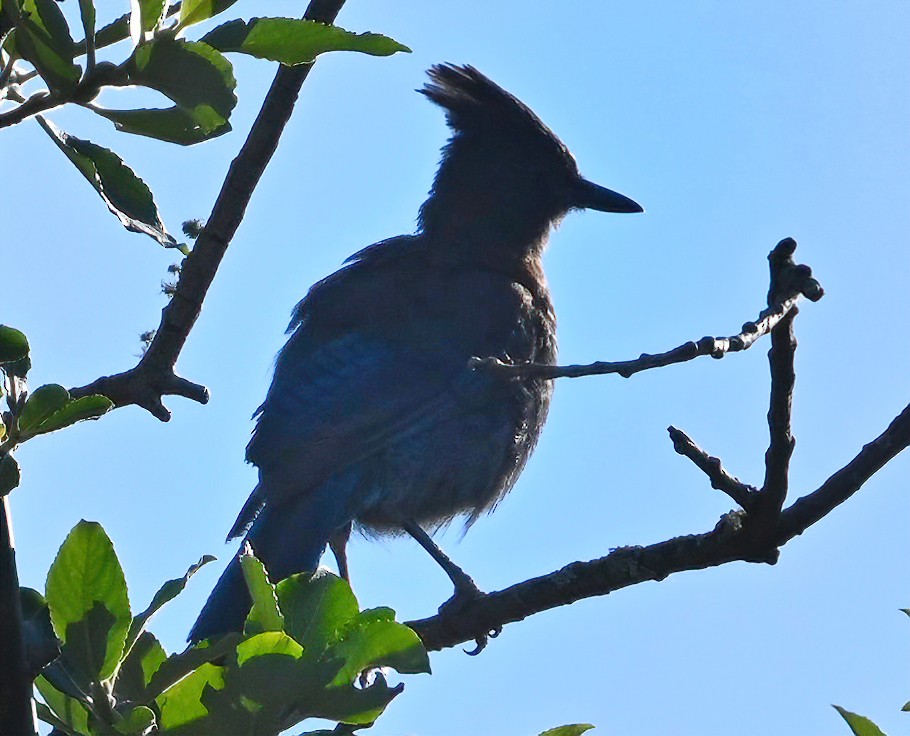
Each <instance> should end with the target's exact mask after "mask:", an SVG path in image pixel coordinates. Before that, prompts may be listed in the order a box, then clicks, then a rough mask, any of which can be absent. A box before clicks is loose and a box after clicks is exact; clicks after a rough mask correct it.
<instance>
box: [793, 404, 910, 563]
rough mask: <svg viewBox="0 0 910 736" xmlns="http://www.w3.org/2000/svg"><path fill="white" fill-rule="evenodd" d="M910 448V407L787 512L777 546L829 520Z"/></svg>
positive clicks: (795, 502) (909, 405)
mask: <svg viewBox="0 0 910 736" xmlns="http://www.w3.org/2000/svg"><path fill="white" fill-rule="evenodd" d="M908 446H910V404H908V405H907V406H906V407H905V408H904V410H903V411H902V412H901V413H900V414H898V416H897V417H895V419H894V421H892V422H891V424H890V425H888V429H886V430H885V431H884V432H882V433H881V434H880V435H879V436H878V437H876V438H875V439H874V440H872V442H870V443H869V444H868V445H866V446H865V447H863V449H862V450H860V452H859V454H857V456H856V457H854V458H853V459H852V460H851V461H850V462H849V463H847V464H846V465H845V466H844V467H843V468H841V469H840V470H838V471H837V472H836V473H835V474H834V475H832V476H831V477H830V478H828V480H826V481H825V482H824V483H823V484H822V485H821V486H820V487H819V489H818V490H817V491H814V492H813V493H810V494H808V495H806V496H803V497H802V498H799V499H797V500H796V501H794V502H793V504H791V506H790V507H789V508H788V509H786V510H785V511H784V512H783V514H782V515H781V518H780V522H779V523H778V525H777V544H778V545H784V544H786V543H787V542H789V541H790V540H791V539H793V537H795V536H797V535H798V534H802V533H803V532H804V531H806V529H808V528H809V527H810V526H812V525H813V524H815V523H816V522H817V521H818V520H819V519H822V518H823V517H825V516H826V515H827V514H828V513H830V512H831V510H832V509H834V508H836V507H837V506H839V505H840V504H842V503H843V502H844V501H846V500H847V499H848V498H850V496H852V495H853V494H854V493H856V492H857V491H858V490H859V489H860V488H862V486H863V484H864V483H865V482H866V481H867V480H869V478H871V477H872V476H873V475H875V474H876V473H877V472H878V471H879V470H881V469H882V468H883V467H884V466H885V464H886V463H888V462H889V461H890V460H891V459H893V458H894V457H895V456H897V455H898V454H899V453H900V452H901V451H903V450H905V449H906V448H907V447H908Z"/></svg>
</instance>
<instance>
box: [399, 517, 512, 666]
mask: <svg viewBox="0 0 910 736" xmlns="http://www.w3.org/2000/svg"><path fill="white" fill-rule="evenodd" d="M404 530H405V531H406V532H407V533H408V534H410V535H411V536H412V537H414V539H416V540H417V543H418V544H419V545H420V546H421V547H423V548H424V549H425V550H426V551H427V552H429V553H430V557H432V558H433V559H434V560H436V562H437V563H438V564H439V566H440V567H441V568H442V569H443V570H445V572H446V575H448V576H449V580H451V581H452V584H453V585H454V586H455V594H454V595H453V596H452V597H451V598H450V599H449V600H448V601H446V602H445V603H443V604H442V606H440V607H439V610H440V612H442V611H443V609H448V608H457V607H458V606H459V605H461V604H464V603H465V602H467V601H470V600H472V599H474V598H479V597H481V596H482V595H483V592H482V591H481V590H480V588H478V587H477V584H476V583H475V582H474V581H473V580H472V579H471V576H470V575H468V574H467V573H466V572H465V571H464V570H462V569H461V568H460V567H459V566H458V565H456V564H455V563H454V562H452V560H451V558H450V557H449V556H448V555H447V554H446V553H445V552H443V551H442V550H441V549H440V548H439V545H437V544H436V542H434V541H433V540H432V539H431V538H430V535H429V534H427V533H426V532H425V531H424V530H423V528H422V527H421V526H420V525H419V524H417V523H416V522H413V521H409V522H407V523H405V524H404ZM500 632H501V629H499V628H497V629H495V630H493V631H489V632H487V633H485V634H481V635H480V636H478V637H477V638H476V639H475V640H474V641H475V643H476V646H475V647H474V649H472V650H470V651H468V650H467V649H465V650H464V651H465V653H466V654H469V655H471V656H476V655H478V654H480V653H481V652H482V651H483V650H484V649H485V648H486V646H487V642H488V641H489V639H490V638H496V637H497V636H499V634H500Z"/></svg>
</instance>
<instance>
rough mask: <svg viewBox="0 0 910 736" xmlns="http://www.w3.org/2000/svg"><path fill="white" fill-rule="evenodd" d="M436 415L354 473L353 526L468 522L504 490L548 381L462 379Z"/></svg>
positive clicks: (541, 411) (530, 445) (531, 441)
mask: <svg viewBox="0 0 910 736" xmlns="http://www.w3.org/2000/svg"><path fill="white" fill-rule="evenodd" d="M460 384H461V385H459V386H458V388H457V389H456V390H454V391H453V392H452V393H451V400H447V401H446V402H445V403H444V405H443V406H442V407H440V409H439V411H437V412H434V413H433V414H432V415H429V416H427V417H425V418H424V419H423V420H422V421H421V422H419V423H418V424H417V425H416V426H414V427H412V428H411V430H410V431H409V432H408V433H407V435H406V436H404V437H402V438H401V440H400V441H398V442H395V443H394V444H392V445H391V446H389V447H387V448H385V449H384V450H383V451H382V452H381V454H380V455H379V456H377V457H373V458H370V459H368V460H367V461H366V462H364V463H362V467H361V468H360V470H361V472H360V473H359V474H358V475H359V476H360V484H359V486H360V488H359V492H358V494H357V495H358V496H359V499H358V502H357V503H356V504H355V505H356V506H357V507H359V509H360V511H359V513H358V514H357V521H358V522H359V523H360V524H361V526H363V527H366V528H367V529H369V530H371V531H374V532H380V533H381V532H386V531H397V530H400V529H401V526H402V523H403V522H405V521H408V520H413V521H416V522H418V523H419V524H421V525H426V526H428V527H434V526H439V525H442V524H445V523H446V522H448V521H450V520H451V519H453V518H454V517H456V516H462V515H464V516H466V517H467V520H468V523H471V522H473V521H474V520H475V519H476V518H477V517H478V516H480V515H481V514H482V513H483V512H485V511H489V510H491V509H492V508H493V507H494V506H495V505H496V503H497V502H498V501H499V500H501V499H502V497H503V496H504V495H505V494H506V493H507V492H508V491H509V490H510V489H511V487H512V485H513V484H514V483H515V480H516V479H517V478H518V475H519V473H520V472H521V470H522V468H523V467H524V465H525V462H526V461H527V459H528V457H529V456H530V454H531V451H532V450H533V449H534V445H535V444H536V442H537V437H538V435H539V433H540V429H541V427H542V425H543V422H544V420H545V419H546V414H547V409H548V407H549V402H550V394H551V391H552V389H551V386H550V385H549V382H545V381H539V382H526V383H524V384H521V383H517V382H510V381H505V380H503V379H501V378H498V377H492V376H483V375H479V374H476V373H475V374H473V375H470V376H466V377H465V380H463V381H461V382H460Z"/></svg>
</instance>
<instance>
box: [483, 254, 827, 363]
mask: <svg viewBox="0 0 910 736" xmlns="http://www.w3.org/2000/svg"><path fill="white" fill-rule="evenodd" d="M784 243H792V244H793V247H794V248H795V247H796V242H795V241H793V240H792V239H791V238H786V239H785V240H782V241H781V243H779V244H778V246H777V247H778V248H780V247H781V245H782V244H784ZM791 253H792V251H791ZM796 268H799V269H800V274H801V275H802V277H803V278H802V280H801V281H792V282H788V283H787V287H788V288H786V289H781V290H779V291H778V293H777V295H776V299H775V301H774V302H770V303H769V306H768V307H767V308H766V309H764V310H762V312H761V313H760V314H759V315H758V319H756V320H755V321H754V322H746V323H745V324H744V325H743V327H742V330H741V331H740V333H739V334H737V335H733V336H731V337H703V338H702V339H701V340H698V341H697V342H687V343H684V344H682V345H680V346H678V347H675V348H673V349H672V350H668V351H667V352H665V353H656V354H654V355H649V354H647V353H644V354H642V355H641V356H640V357H639V358H636V359H635V360H621V361H617V362H606V361H598V362H596V363H589V364H587V365H546V364H543V363H519V364H517V365H512V364H509V363H503V362H502V361H501V360H499V359H498V358H490V357H487V358H472V359H471V361H470V365H471V367H473V368H475V369H483V370H488V371H491V372H493V373H494V374H496V375H501V376H503V377H505V378H514V379H527V378H545V379H553V378H581V377H583V376H599V375H604V374H608V373H618V374H619V375H620V376H622V377H623V378H629V377H630V376H632V375H634V374H636V373H640V372H641V371H646V370H650V369H652V368H663V367H664V366H668V365H674V364H676V363H685V362H687V361H689V360H694V359H695V358H698V357H700V356H703V355H710V356H711V357H712V358H722V357H724V355H726V354H727V353H736V352H739V351H742V350H747V349H748V348H750V347H751V346H752V345H753V344H754V343H755V341H756V340H758V339H759V338H760V337H763V336H764V335H767V334H768V333H769V332H771V330H772V329H774V328H775V327H776V326H777V325H778V324H779V323H780V322H781V320H783V319H784V318H785V317H787V316H788V315H789V314H791V313H792V312H793V310H794V309H795V308H796V302H797V299H798V298H799V297H800V296H805V297H806V298H807V299H810V300H811V301H818V300H819V299H821V297H822V295H823V293H824V292H823V291H822V289H821V286H819V284H818V282H817V281H815V280H814V279H812V278H811V271H808V272H807V271H805V270H802V269H804V267H802V266H798V267H796ZM797 287H799V288H797Z"/></svg>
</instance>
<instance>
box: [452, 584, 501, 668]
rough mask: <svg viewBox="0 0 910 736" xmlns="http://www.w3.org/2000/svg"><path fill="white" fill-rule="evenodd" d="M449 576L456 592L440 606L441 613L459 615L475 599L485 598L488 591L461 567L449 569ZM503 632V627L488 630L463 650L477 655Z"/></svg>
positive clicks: (471, 654) (472, 655)
mask: <svg viewBox="0 0 910 736" xmlns="http://www.w3.org/2000/svg"><path fill="white" fill-rule="evenodd" d="M449 577H450V578H451V580H452V583H453V584H454V585H455V592H454V593H453V594H452V597H451V598H449V600H447V601H446V602H445V603H443V604H442V605H441V606H440V607H439V613H440V614H446V615H450V616H458V615H460V614H461V613H462V612H463V611H465V610H466V609H467V608H468V607H469V606H470V605H471V604H472V603H473V602H474V601H476V600H479V599H480V598H483V597H484V596H485V595H486V593H484V592H483V591H482V590H481V589H480V588H478V587H477V584H476V583H475V582H474V580H473V579H472V578H471V576H470V575H468V574H467V573H466V572H465V571H464V570H462V569H461V568H455V571H449ZM501 633H502V627H497V628H495V629H493V630H492V631H488V632H486V633H484V634H481V635H480V636H478V637H477V638H476V639H474V645H475V646H474V648H473V649H465V650H463V651H464V653H465V654H467V655H468V656H471V657H476V656H477V655H478V654H480V653H481V652H482V651H483V650H484V649H486V647H487V644H488V643H489V640H490V639H495V638H496V637H497V636H499V635H500V634H501Z"/></svg>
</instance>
